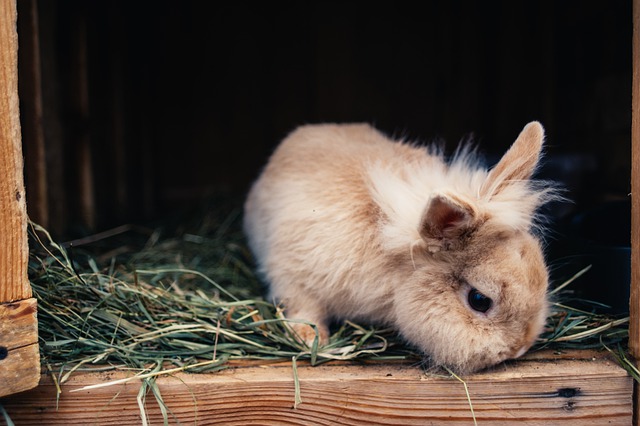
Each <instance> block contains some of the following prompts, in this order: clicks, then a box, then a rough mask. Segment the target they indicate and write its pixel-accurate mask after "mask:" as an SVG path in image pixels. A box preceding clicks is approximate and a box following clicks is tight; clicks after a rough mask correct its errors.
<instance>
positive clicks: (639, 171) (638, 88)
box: [629, 0, 640, 358]
mask: <svg viewBox="0 0 640 426" xmlns="http://www.w3.org/2000/svg"><path fill="white" fill-rule="evenodd" d="M633 27H634V31H633V84H632V91H633V93H632V98H633V107H632V109H633V115H632V121H631V123H632V124H631V146H632V148H631V149H632V154H631V158H632V159H631V193H632V195H634V196H632V197H631V211H632V214H631V300H630V305H629V310H630V315H631V323H630V324H629V349H630V350H631V353H632V354H633V356H635V357H636V358H640V196H635V195H637V194H638V193H640V0H634V1H633Z"/></svg>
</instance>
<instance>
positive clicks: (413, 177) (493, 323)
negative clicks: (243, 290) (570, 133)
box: [244, 122, 553, 374]
mask: <svg viewBox="0 0 640 426" xmlns="http://www.w3.org/2000/svg"><path fill="white" fill-rule="evenodd" d="M543 139H544V130H543V128H542V126H541V125H540V124H539V123H537V122H532V123H529V124H528V125H527V126H526V127H525V128H524V130H523V131H522V132H521V133H520V135H519V136H518V138H517V140H516V141H515V143H514V144H513V145H512V146H511V148H510V149H509V150H508V151H507V153H506V154H505V155H504V156H503V158H502V159H501V160H500V161H499V163H498V164H497V165H496V166H495V167H494V168H493V169H491V170H490V171H488V170H486V169H485V168H483V167H482V166H480V164H479V161H478V160H477V159H476V158H475V155H474V152H473V150H471V149H469V148H465V147H463V148H462V149H461V150H459V151H458V153H457V154H456V155H455V156H454V158H453V159H452V160H451V161H450V162H446V161H445V160H444V158H443V155H442V153H441V152H440V151H439V150H437V149H433V148H421V147H418V146H416V145H413V144H409V143H405V142H397V141H392V140H390V139H388V138H387V137H385V136H384V135H383V134H381V133H380V132H378V131H377V130H375V129H374V128H372V127H370V126H368V125H364V124H349V125H334V124H326V125H310V126H304V127H300V128H299V129H297V130H295V131H294V132H293V133H291V134H290V135H289V136H288V137H287V138H286V139H285V140H284V141H283V142H282V143H281V145H280V146H279V147H278V148H277V149H276V151H275V152H274V153H273V155H272V157H271V159H270V161H269V163H268V164H267V166H266V168H265V169H264V171H263V173H262V175H261V176H260V178H259V179H258V180H257V181H256V182H255V184H254V185H253V187H252V189H251V191H250V194H249V196H248V199H247V201H246V205H245V218H244V226H245V232H246V234H247V236H248V239H249V244H250V247H251V249H252V251H253V252H254V254H255V256H256V259H257V262H258V265H259V269H260V271H261V273H262V274H263V275H264V277H265V279H266V281H267V282H268V283H269V284H270V291H271V297H273V298H274V299H275V300H278V301H279V302H281V303H283V305H284V307H285V309H286V315H287V317H288V318H291V319H294V318H295V319H302V320H307V321H309V322H311V323H315V324H316V325H317V328H318V330H319V339H320V343H321V344H322V343H326V341H327V339H328V334H329V333H328V324H329V323H330V321H332V320H345V319H349V320H355V321H365V322H373V323H378V324H388V325H392V326H393V327H395V329H397V331H398V332H399V333H400V334H401V335H402V336H403V337H404V339H405V340H406V341H408V342H409V343H411V344H412V345H415V347H417V348H418V349H419V350H421V351H423V352H424V353H425V354H426V355H428V356H429V357H430V359H431V360H432V362H434V363H435V364H437V365H445V366H448V367H449V368H452V369H454V370H456V371H457V372H459V373H462V374H465V373H470V372H473V371H476V370H479V369H482V368H485V367H488V366H491V365H494V364H496V363H499V362H501V361H503V360H506V359H511V358H516V357H519V356H520V355H522V354H523V353H525V352H526V351H527V349H529V348H530V347H531V345H532V344H533V343H534V341H535V340H536V338H537V336H538V335H539V334H540V332H541V331H542V329H543V326H544V323H545V319H546V317H547V313H548V302H547V286H548V273H547V268H546V266H545V262H544V258H543V254H542V249H541V244H540V242H539V240H538V239H537V238H536V237H535V236H534V234H535V232H534V231H535V223H536V220H535V217H536V210H537V209H538V207H539V206H540V205H541V204H543V203H544V202H546V201H548V200H549V199H550V198H551V197H552V194H553V191H552V190H551V189H549V188H548V187H546V186H545V185H543V184H540V183H539V182H536V181H532V180H531V179H530V178H531V175H532V174H533V172H534V170H535V168H536V166H537V164H538V161H539V157H540V154H541V149H542V144H543ZM293 328H294V330H295V331H296V333H297V335H298V336H299V337H300V339H301V340H302V341H304V342H307V343H308V344H311V342H313V339H314V338H315V337H316V335H315V332H314V330H313V328H311V327H310V326H308V325H305V324H301V323H297V324H294V325H293Z"/></svg>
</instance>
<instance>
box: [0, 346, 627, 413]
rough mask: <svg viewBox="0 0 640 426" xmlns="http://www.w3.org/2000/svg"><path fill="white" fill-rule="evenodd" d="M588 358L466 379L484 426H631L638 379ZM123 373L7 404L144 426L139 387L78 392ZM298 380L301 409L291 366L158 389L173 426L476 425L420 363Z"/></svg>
mask: <svg viewBox="0 0 640 426" xmlns="http://www.w3.org/2000/svg"><path fill="white" fill-rule="evenodd" d="M584 355H585V356H584V358H579V359H558V358H557V357H555V356H554V355H553V354H551V353H549V352H547V353H546V354H545V356H542V357H541V356H537V357H534V358H532V359H525V360H522V361H519V362H517V363H513V364H512V365H508V366H499V367H497V368H496V369H494V370H493V371H489V372H484V373H480V374H476V375H473V376H469V377H466V378H465V381H466V383H467V386H468V389H469V396H470V398H471V403H472V405H473V410H474V412H475V416H476V418H477V420H478V423H479V424H481V425H482V424H491V425H502V424H513V422H514V421H518V422H521V423H523V424H527V425H531V424H544V425H553V424H562V425H571V424H579V425H581V426H583V425H603V424H616V425H624V424H630V423H631V418H632V409H633V407H632V386H633V385H632V379H631V378H630V377H629V376H628V375H627V374H626V373H625V372H624V371H623V370H622V369H621V368H620V367H619V366H617V365H616V364H615V363H614V362H612V361H610V360H609V359H607V358H606V357H604V355H602V354H597V355H595V356H594V353H593V352H591V353H588V354H584ZM123 377H127V374H126V373H115V372H106V373H78V374H76V375H75V376H72V378H71V379H70V380H69V381H68V382H67V383H66V384H64V385H63V387H62V389H63V393H62V394H61V396H60V401H59V407H58V408H57V409H56V387H55V384H54V383H53V382H52V380H51V379H50V378H45V379H43V380H42V383H41V385H40V386H39V387H38V388H36V389H34V390H31V391H29V392H25V393H23V394H21V395H15V396H12V397H10V398H7V399H4V400H3V401H2V405H3V406H4V407H5V409H6V410H7V411H8V413H9V415H10V416H11V418H12V419H13V421H14V422H15V423H16V424H20V425H35V424H44V423H46V424H47V425H52V426H53V425H76V424H77V425H80V424H99V425H125V424H139V423H140V420H141V419H140V411H139V408H138V403H137V400H136V398H137V395H138V391H139V389H140V383H139V382H137V381H132V382H128V383H126V384H119V385H114V386H110V387H103V388H95V389H89V390H78V389H81V388H82V387H84V386H87V385H94V384H100V383H105V382H108V381H112V380H116V379H120V378H123ZM298 377H299V381H300V396H301V398H302V402H301V403H300V404H299V405H298V406H297V408H294V407H293V406H294V398H295V390H294V380H293V370H292V368H291V365H290V364H279V365H272V366H266V367H265V366H262V367H260V366H250V367H238V368H232V369H229V370H226V371H222V372H219V373H215V374H178V375H176V376H174V377H163V378H160V379H158V385H159V388H160V391H161V394H162V397H163V398H164V400H165V402H166V404H167V407H168V409H169V410H170V412H171V414H169V417H170V422H171V423H172V424H174V423H177V421H179V422H180V423H181V424H196V423H197V424H198V425H210V424H226V425H246V424H279V425H282V424H298V425H299V424H324V425H339V424H350V425H352V424H387V425H412V424H416V425H425V424H447V425H449V424H451V425H455V424H460V425H469V424H473V423H472V417H471V411H470V407H469V402H468V400H467V395H466V393H465V389H464V385H463V384H462V383H461V382H459V381H457V380H454V379H448V378H442V377H435V376H429V375H426V374H425V373H424V371H423V370H422V369H421V368H420V367H417V366H415V365H407V364H400V365H399V364H377V363H374V364H370V365H361V364H352V365H337V364H326V365H322V366H317V367H309V366H298ZM146 401H147V402H146V410H147V414H148V416H149V420H150V424H160V423H161V415H160V410H159V409H158V407H157V405H156V403H155V400H154V398H153V396H152V395H151V394H148V395H147V398H146ZM174 416H175V417H174Z"/></svg>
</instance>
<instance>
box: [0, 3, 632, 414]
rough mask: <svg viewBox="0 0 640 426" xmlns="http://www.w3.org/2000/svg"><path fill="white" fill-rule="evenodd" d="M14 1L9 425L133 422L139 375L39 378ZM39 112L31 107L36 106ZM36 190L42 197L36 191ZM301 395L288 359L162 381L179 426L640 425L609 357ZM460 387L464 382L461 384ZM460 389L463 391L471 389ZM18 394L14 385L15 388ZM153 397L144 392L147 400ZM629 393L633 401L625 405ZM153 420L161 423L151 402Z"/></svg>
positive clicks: (6, 257)
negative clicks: (255, 425)
mask: <svg viewBox="0 0 640 426" xmlns="http://www.w3.org/2000/svg"><path fill="white" fill-rule="evenodd" d="M633 6H634V13H633V19H634V50H633V66H634V72H633V123H632V138H633V142H632V149H633V152H632V192H638V191H639V190H640V189H639V188H640V52H639V50H640V0H634V1H633ZM15 24H16V0H0V70H1V71H0V93H2V94H3V95H2V96H0V170H1V171H2V179H0V383H2V384H3V385H4V386H1V387H0V397H3V396H6V395H11V394H15V395H12V396H9V397H7V398H4V399H3V400H2V401H0V402H1V404H2V405H3V407H4V408H5V409H6V410H7V411H8V412H9V414H10V416H11V417H12V419H13V420H14V421H15V422H16V423H17V424H36V423H40V424H43V423H46V424H52V425H53V424H69V423H75V424H86V423H110V424H113V423H116V422H117V423H119V424H130V423H131V424H136V423H139V422H140V410H139V406H138V401H137V399H136V398H137V395H138V392H139V389H140V383H139V382H138V381H130V382H128V383H126V384H121V385H116V386H113V387H104V388H97V389H85V388H84V387H85V386H89V385H94V384H96V383H103V382H105V381H110V380H115V379H123V378H127V377H129V375H128V373H123V372H118V373H113V372H109V373H77V374H76V375H74V376H73V377H72V378H71V380H70V381H69V382H68V383H67V384H65V385H64V387H63V393H62V395H61V396H60V399H59V401H58V400H57V385H56V383H54V382H53V381H52V380H51V378H50V377H48V376H46V377H44V378H43V380H42V383H41V384H40V386H38V387H37V388H36V389H33V390H31V391H28V392H22V391H25V390H28V389H31V388H34V387H35V386H37V384H38V381H39V379H40V371H39V362H40V361H39V357H38V346H37V323H36V302H35V299H33V298H32V297H31V296H32V295H31V290H30V287H29V283H28V279H27V276H26V271H27V261H28V250H27V237H26V226H27V216H26V206H25V193H24V184H23V177H22V168H23V165H22V151H21V139H20V124H19V115H18V97H17V57H16V52H17V35H16V29H15ZM36 114H37V111H36ZM40 195H42V194H40ZM630 311H631V324H630V338H629V347H630V350H631V353H632V355H634V356H635V357H636V358H639V357H640V197H633V198H632V286H631V300H630ZM298 375H299V384H300V396H301V398H302V402H301V403H300V404H298V405H297V407H295V408H294V407H293V406H294V401H295V384H294V380H293V375H292V369H291V365H289V364H278V365H271V366H251V365H244V366H234V367H233V368H231V369H229V370H227V371H223V372H221V373H217V374H205V375H189V374H179V375H176V376H171V377H162V378H160V379H158V384H159V387H160V389H161V391H162V394H163V396H164V399H165V401H167V403H168V408H169V409H170V410H171V411H172V414H170V420H171V419H172V417H171V416H175V419H177V420H180V422H182V423H185V422H196V421H197V422H199V423H207V424H209V423H225V424H247V423H251V422H259V423H272V424H281V423H287V422H289V423H296V424H304V423H314V424H354V423H378V424H425V423H428V422H429V421H433V422H436V423H438V424H443V423H446V424H469V422H470V420H471V418H472V410H471V407H473V413H474V414H475V416H476V418H477V419H478V421H480V422H482V420H485V421H486V420H489V421H490V422H491V424H494V425H497V424H508V423H512V422H513V421H514V420H518V421H528V422H530V423H532V424H534V423H543V424H554V423H562V424H567V422H568V421H571V420H573V421H574V422H575V423H576V424H580V425H588V424H593V425H596V424H597V425H599V424H606V423H610V424H630V423H631V422H634V423H635V424H636V425H638V424H640V421H639V420H638V415H637V414H636V415H635V417H634V416H633V407H634V405H635V409H636V411H637V410H638V407H640V397H639V396H638V392H637V391H636V393H635V397H633V398H632V392H633V387H634V382H633V380H632V379H631V378H630V377H629V376H628V375H627V374H626V373H625V372H624V371H623V370H622V369H621V368H620V367H618V366H617V365H616V364H615V363H614V362H612V361H611V360H610V359H608V358H607V356H606V355H605V354H602V353H594V352H571V353H568V354H555V353H551V352H543V353H539V354H534V355H530V356H528V357H527V358H525V359H523V360H521V361H518V362H517V363H512V364H510V365H509V366H508V367H507V368H504V367H498V368H496V369H494V370H492V371H488V372H483V373H480V374H477V375H473V376H470V377H465V381H466V385H463V384H462V383H461V382H458V381H456V380H451V379H444V378H436V377H430V376H426V375H425V374H424V372H423V371H422V370H421V368H420V367H418V366H415V365H407V364H378V363H374V364H371V365H362V364H350V365H342V364H329V365H324V366H320V367H310V366H304V365H303V366H299V368H298ZM465 386H466V388H465ZM465 389H468V393H467V391H466V390H465ZM18 392H22V393H19V394H16V393H18ZM149 398H151V397H148V398H147V399H149ZM634 400H635V404H634V403H633V402H634ZM147 413H148V415H149V418H150V420H157V419H160V418H161V410H160V409H159V408H158V407H157V405H156V404H155V403H147Z"/></svg>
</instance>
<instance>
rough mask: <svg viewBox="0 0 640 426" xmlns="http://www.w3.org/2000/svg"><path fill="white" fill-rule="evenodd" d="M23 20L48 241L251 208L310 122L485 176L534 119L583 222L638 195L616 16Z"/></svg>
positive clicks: (348, 8)
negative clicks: (235, 203)
mask: <svg viewBox="0 0 640 426" xmlns="http://www.w3.org/2000/svg"><path fill="white" fill-rule="evenodd" d="M18 8H19V17H20V18H19V19H20V27H19V28H20V37H21V41H22V40H24V41H25V43H24V44H23V43H21V49H20V61H21V72H23V73H27V74H26V75H25V76H21V80H20V90H21V95H22V97H21V102H22V104H21V107H22V111H23V112H25V111H28V110H29V108H31V109H32V110H33V111H36V112H37V111H38V108H40V109H39V111H41V113H40V115H38V114H37V113H36V114H35V115H32V116H31V117H30V115H29V114H26V113H23V129H24V136H25V144H26V145H25V153H26V155H27V160H28V161H27V162H28V164H27V187H28V189H29V190H28V191H27V193H28V194H29V196H30V199H29V204H28V205H29V207H28V208H29V212H30V214H31V216H32V217H33V218H34V219H35V220H37V221H40V222H43V223H45V224H47V225H48V226H49V227H50V228H51V229H52V230H53V231H54V234H56V235H65V236H69V235H77V234H80V233H83V232H91V231H94V230H100V229H104V228H106V227H108V226H112V225H116V224H119V223H122V222H126V221H142V220H148V219H151V218H159V217H162V216H163V215H165V214H167V212H170V211H172V210H175V209H178V208H182V207H183V206H185V205H190V204H195V203H197V202H198V200H199V199H200V198H201V197H202V196H204V195H206V194H208V193H210V192H212V191H215V190H219V189H227V190H230V191H232V192H233V193H236V194H242V193H244V191H245V190H246V188H247V185H248V184H249V182H250V181H251V180H252V179H253V178H255V176H256V175H257V173H258V171H259V169H260V167H261V166H262V165H263V164H264V162H265V161H266V158H267V156H268V154H269V153H270V151H271V150H272V149H273V146H274V145H275V144H276V143H277V141H278V140H280V139H281V138H282V137H283V136H284V135H286V133H287V132H289V131H290V130H291V129H293V128H294V127H295V126H297V125H299V124H303V123H309V122H320V121H368V122H372V123H375V124H376V125H377V126H379V127H380V128H381V129H383V130H384V131H386V132H388V133H391V134H395V135H402V136H407V137H410V138H414V139H421V140H431V139H433V138H443V139H444V140H446V142H447V146H448V147H449V148H450V149H452V148H453V147H454V146H455V144H457V142H458V141H459V140H460V139H461V138H463V137H465V136H467V135H469V134H471V133H473V134H475V136H476V137H477V138H478V139H479V141H480V143H481V145H482V147H483V149H484V150H485V151H486V152H487V153H488V155H489V158H492V156H494V155H498V154H499V153H500V152H501V151H503V150H504V149H505V148H506V147H507V145H508V144H509V143H511V141H512V140H513V139H514V137H515V136H516V134H517V133H518V131H519V130H520V129H521V128H522V126H523V125H524V124H525V123H526V122H527V121H529V120H532V119H538V120H541V121H542V122H543V124H544V125H545V126H546V128H547V131H548V141H549V156H548V159H549V160H550V167H549V169H548V171H547V173H548V174H549V175H552V176H557V177H559V178H560V179H562V180H564V181H565V182H566V183H567V185H568V186H569V188H570V190H571V194H570V195H571V197H572V198H573V199H574V200H575V201H576V204H575V205H574V207H575V206H577V207H580V206H582V205H590V204H593V203H596V202H598V201H600V200H602V199H610V198H616V197H617V198H624V197H626V196H627V194H628V193H629V170H630V160H629V158H630V157H629V151H630V122H631V108H630V105H631V96H630V93H631V32H632V31H631V29H632V22H631V2H630V1H627V0H618V1H615V2H603V1H577V0H569V1H562V2H558V1H552V0H545V1H529V2H525V1H517V2H513V1H489V2H476V1H469V0H461V1H455V2H452V1H444V0H442V1H430V2H426V3H425V2H423V3H413V2H393V3H390V2H386V3H380V4H372V3H366V4H365V3H359V2H351V1H342V2H276V3H274V2H267V3H261V4H259V5H244V4H225V3H220V2H199V1H184V2H173V1H168V0H157V1H135V2H127V1H123V0H94V1H91V2H87V1H84V0H65V1H50V0H18ZM34 16H35V20H34V18H33V17H34ZM29 22H30V23H31V24H30V25H29ZM29 34H31V36H32V37H35V39H33V40H35V41H37V43H36V42H31V43H27V42H26V41H28V40H29ZM29 70H31V72H30V74H29ZM38 102H40V106H39V107H38V105H37V103H38ZM34 103H35V104H36V105H35V106H34V105H33V104H34ZM30 104H31V106H30ZM38 140H41V141H42V143H40V142H38ZM38 147H40V148H38ZM38 150H40V151H38ZM34 152H39V154H38V155H35V154H34ZM34 161H40V162H41V163H40V165H37V164H36V165H35V166H34V165H33V164H29V162H34ZM43 164H44V167H45V169H44V172H43V166H42V165H43ZM38 170H39V171H38ZM43 173H44V174H43ZM43 176H44V177H43ZM38 185H40V187H42V188H43V189H41V190H38V189H37V188H38ZM39 191H40V192H39ZM38 194H40V195H38ZM577 207H576V208H577Z"/></svg>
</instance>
